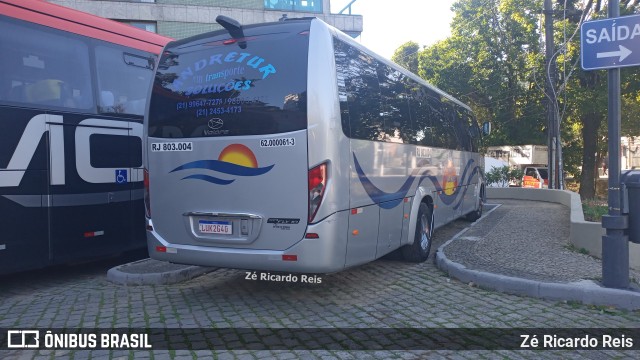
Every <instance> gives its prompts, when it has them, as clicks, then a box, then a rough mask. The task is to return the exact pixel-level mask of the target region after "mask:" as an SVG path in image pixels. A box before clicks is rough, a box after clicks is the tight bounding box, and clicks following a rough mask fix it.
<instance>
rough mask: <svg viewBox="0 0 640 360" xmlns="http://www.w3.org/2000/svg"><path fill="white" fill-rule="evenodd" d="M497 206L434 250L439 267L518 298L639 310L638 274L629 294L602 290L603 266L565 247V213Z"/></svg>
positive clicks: (539, 205)
mask: <svg viewBox="0 0 640 360" xmlns="http://www.w3.org/2000/svg"><path fill="white" fill-rule="evenodd" d="M490 202H492V203H496V204H498V207H495V208H492V209H491V210H490V211H489V212H488V213H487V214H485V216H483V218H482V219H481V220H479V221H478V222H477V223H475V224H473V226H471V227H469V228H467V229H464V230H462V231H461V232H460V233H459V234H457V235H456V236H454V238H453V239H451V240H449V241H448V242H447V243H445V244H444V245H442V246H441V247H440V248H439V249H438V254H437V260H436V261H437V263H438V267H439V268H440V269H442V270H443V271H445V272H447V273H448V274H449V275H450V276H452V277H454V278H456V279H458V280H461V281H464V282H473V283H474V284H476V285H479V286H482V287H485V288H489V289H494V290H499V291H503V292H508V293H514V294H519V295H527V296H533V297H540V298H548V299H554V300H568V301H580V302H583V303H586V304H594V305H611V306H616V307H620V308H624V309H639V308H640V292H639V291H638V283H637V281H638V279H640V274H638V272H637V271H634V270H631V271H630V279H631V281H630V284H631V286H630V289H628V290H618V289H609V288H604V287H602V286H601V285H600V281H601V279H602V261H601V260H600V259H597V258H595V257H592V256H589V255H586V254H582V253H580V252H578V251H577V250H576V249H570V248H569V209H568V208H567V207H565V206H563V205H559V204H553V203H547V202H537V201H522V200H504V199H501V200H499V201H490Z"/></svg>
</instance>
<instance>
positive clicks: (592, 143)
mask: <svg viewBox="0 0 640 360" xmlns="http://www.w3.org/2000/svg"><path fill="white" fill-rule="evenodd" d="M602 120H603V119H602V116H601V115H600V114H597V113H589V114H587V115H586V117H585V118H584V121H583V122H582V141H583V147H582V173H581V174H580V197H581V198H582V199H593V198H594V197H595V196H596V178H595V172H594V171H593V170H594V169H595V168H596V152H597V151H598V129H599V128H600V124H601V123H602Z"/></svg>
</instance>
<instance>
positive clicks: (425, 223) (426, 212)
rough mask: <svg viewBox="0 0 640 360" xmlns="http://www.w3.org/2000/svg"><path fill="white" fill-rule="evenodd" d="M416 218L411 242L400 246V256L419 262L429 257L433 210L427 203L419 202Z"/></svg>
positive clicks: (406, 259)
mask: <svg viewBox="0 0 640 360" xmlns="http://www.w3.org/2000/svg"><path fill="white" fill-rule="evenodd" d="M416 220H417V221H416V232H415V236H414V238H413V244H408V245H405V246H403V247H402V256H403V258H404V260H405V261H409V262H415V263H420V262H423V261H425V260H427V258H428V257H429V251H430V250H431V242H432V238H433V229H432V225H433V211H432V210H431V208H429V206H427V204H425V203H421V204H420V207H419V208H418V217H417V219H416Z"/></svg>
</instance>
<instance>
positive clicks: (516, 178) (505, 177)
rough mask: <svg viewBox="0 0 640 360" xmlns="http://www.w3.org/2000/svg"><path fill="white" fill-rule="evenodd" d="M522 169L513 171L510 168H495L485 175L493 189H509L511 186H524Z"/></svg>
mask: <svg viewBox="0 0 640 360" xmlns="http://www.w3.org/2000/svg"><path fill="white" fill-rule="evenodd" d="M523 175H524V172H523V171H522V169H511V168H510V167H509V166H506V165H505V166H503V167H494V168H492V169H491V171H489V172H487V173H486V174H485V176H486V178H487V184H488V185H489V186H492V187H508V186H509V185H510V184H514V185H516V186H521V185H522V176H523Z"/></svg>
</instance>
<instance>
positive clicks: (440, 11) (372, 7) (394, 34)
mask: <svg viewBox="0 0 640 360" xmlns="http://www.w3.org/2000/svg"><path fill="white" fill-rule="evenodd" d="M350 1H351V0H331V12H332V13H337V12H338V11H340V10H342V8H344V7H345V6H346V5H347V4H348V3H349V2H350ZM454 1H455V0H391V1H389V0H356V2H355V3H353V5H351V13H352V14H354V15H356V14H357V15H362V18H363V21H364V26H363V31H362V35H360V37H359V38H358V39H357V40H358V41H360V43H362V45H364V46H366V47H368V48H369V49H371V50H373V51H375V52H376V53H378V54H380V55H382V56H384V57H386V58H391V56H392V55H393V53H394V51H395V50H396V49H397V48H398V47H400V45H402V44H404V43H406V42H407V41H414V42H417V43H418V44H420V45H421V46H422V45H432V44H434V43H436V42H438V41H440V40H444V39H446V38H447V37H448V36H449V34H450V30H449V24H450V23H451V19H453V13H452V12H451V10H450V9H451V4H453V2H454ZM344 13H345V14H348V10H347V11H345V12H344Z"/></svg>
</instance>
